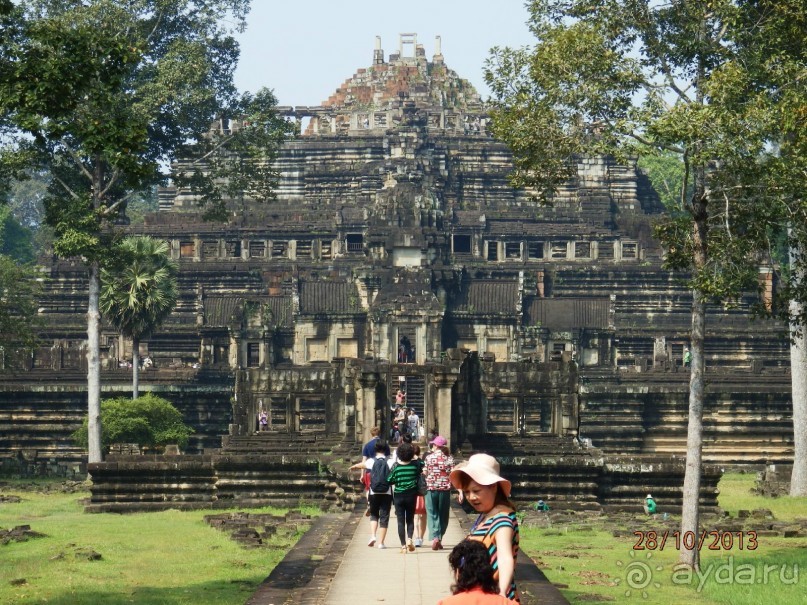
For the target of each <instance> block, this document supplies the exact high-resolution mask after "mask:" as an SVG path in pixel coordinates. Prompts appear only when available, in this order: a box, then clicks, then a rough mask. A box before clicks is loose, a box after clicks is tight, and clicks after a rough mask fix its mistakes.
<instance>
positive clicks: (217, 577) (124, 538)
mask: <svg viewBox="0 0 807 605" xmlns="http://www.w3.org/2000/svg"><path fill="white" fill-rule="evenodd" d="M0 493H2V494H4V495H9V494H13V495H17V496H20V497H21V498H22V499H23V501H22V502H20V503H0V528H4V529H10V528H11V527H13V526H16V525H23V524H28V525H30V526H31V529H32V530H34V531H37V532H41V533H44V534H46V535H47V537H44V538H36V539H31V540H29V541H27V542H22V543H17V542H11V543H9V544H6V545H0V603H3V604H4V605H6V604H14V603H52V604H64V605H67V604H70V605H84V604H86V605H98V604H101V603H103V604H105V605H118V604H123V603H138V604H152V603H153V604H158V603H159V604H165V605H174V604H177V605H178V604H181V603H188V604H193V605H207V604H209V605H214V604H216V605H218V604H228V603H232V604H236V603H238V604H239V605H240V604H241V603H243V602H244V601H245V600H246V599H247V598H248V597H249V595H250V594H251V593H252V592H254V590H255V589H256V587H257V586H258V584H260V582H262V581H263V580H264V579H265V578H266V576H267V575H268V574H269V572H270V571H271V570H272V569H273V568H274V566H275V565H276V564H277V563H278V562H279V561H280V560H281V559H282V558H283V557H284V556H285V554H286V552H287V551H288V549H289V548H290V547H291V546H292V545H293V544H294V543H296V541H297V540H298V539H299V535H300V534H296V535H291V536H285V537H283V536H279V537H277V538H276V539H275V540H276V542H275V543H273V544H272V545H271V547H269V548H258V549H245V548H243V547H241V546H239V545H238V544H237V543H236V542H234V541H233V540H231V539H230V538H229V536H228V534H227V533H225V532H221V531H218V530H216V529H213V528H212V527H210V526H208V525H207V523H205V522H204V520H203V517H204V515H206V514H210V513H211V511H192V512H180V511H176V510H169V511H165V512H158V513H142V514H131V515H117V514H85V513H84V512H83V510H82V507H81V505H80V504H79V502H78V500H79V499H80V498H84V497H87V496H89V493H84V494H47V495H46V494H42V493H35V492H29V491H19V490H15V489H14V488H13V486H12V487H5V488H0ZM215 512H217V513H218V512H225V511H215ZM251 512H271V513H274V514H284V513H285V511H284V510H277V509H260V510H258V509H255V510H253V511H251ZM304 512H306V513H309V514H316V513H317V511H316V509H314V508H311V509H306V510H304ZM90 550H93V551H96V552H98V553H100V554H101V556H102V559H101V560H98V561H90V560H88V559H87V558H86V556H85V557H82V556H81V553H82V552H86V551H90ZM15 580H19V581H21V580H25V583H24V584H21V585H18V586H14V585H13V584H12V583H13V582H14V581H15Z"/></svg>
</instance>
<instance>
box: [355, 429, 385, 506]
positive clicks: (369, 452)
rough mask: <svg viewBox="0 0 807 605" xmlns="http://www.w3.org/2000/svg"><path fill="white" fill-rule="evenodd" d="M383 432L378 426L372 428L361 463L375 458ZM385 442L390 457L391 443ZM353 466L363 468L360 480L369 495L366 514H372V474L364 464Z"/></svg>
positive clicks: (364, 447) (362, 452) (362, 453)
mask: <svg viewBox="0 0 807 605" xmlns="http://www.w3.org/2000/svg"><path fill="white" fill-rule="evenodd" d="M380 434H381V429H380V428H378V427H377V426H374V427H373V428H371V429H370V441H368V442H367V443H365V444H364V446H363V447H362V448H361V463H362V464H364V463H365V462H367V461H368V460H374V459H375V446H376V444H377V443H379V441H380V439H379V435H380ZM381 443H383V444H384V455H385V456H387V457H388V458H389V456H390V453H391V452H390V449H389V444H388V443H386V442H384V441H381ZM351 468H361V477H359V480H360V481H361V483H362V485H364V493H365V495H366V496H367V512H366V513H365V514H366V515H369V514H370V474H369V473H368V472H367V469H366V468H364V467H363V466H359V465H357V464H355V465H353V466H352V467H351Z"/></svg>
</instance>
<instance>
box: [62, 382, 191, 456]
mask: <svg viewBox="0 0 807 605" xmlns="http://www.w3.org/2000/svg"><path fill="white" fill-rule="evenodd" d="M101 426H102V427H103V428H102V433H101V443H102V444H103V445H104V446H109V445H110V444H112V443H137V444H138V445H140V446H141V447H142V446H148V447H154V446H161V445H167V444H169V443H176V444H178V445H179V447H180V448H184V447H185V446H186V445H188V439H189V438H190V436H191V435H192V434H193V429H191V428H190V427H188V426H186V425H185V424H184V423H183V422H182V414H180V413H179V410H177V409H176V408H175V407H174V406H173V405H171V403H170V402H169V401H168V400H166V399H163V398H162V397H158V396H156V395H153V394H151V393H148V394H146V395H143V396H142V397H138V398H137V399H129V398H126V397H119V398H116V399H107V400H105V401H103V402H101ZM73 438H74V439H75V441H76V443H77V444H78V445H81V446H83V447H87V440H88V436H87V420H86V419H85V420H84V424H83V425H82V427H81V428H80V429H78V430H77V431H76V432H75V433H74V434H73Z"/></svg>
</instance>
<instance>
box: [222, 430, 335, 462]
mask: <svg viewBox="0 0 807 605" xmlns="http://www.w3.org/2000/svg"><path fill="white" fill-rule="evenodd" d="M344 439H345V437H344V435H340V434H335V435H332V434H328V433H325V432H316V433H281V432H272V431H264V432H260V433H253V434H251V435H225V436H224V437H222V440H221V444H222V446H221V449H220V450H207V451H206V453H219V454H223V455H224V454H226V455H249V454H262V455H273V454H301V453H304V452H305V453H308V454H311V455H319V456H325V455H328V454H331V453H332V452H333V450H334V449H335V448H339V446H341V445H342V444H343V442H344Z"/></svg>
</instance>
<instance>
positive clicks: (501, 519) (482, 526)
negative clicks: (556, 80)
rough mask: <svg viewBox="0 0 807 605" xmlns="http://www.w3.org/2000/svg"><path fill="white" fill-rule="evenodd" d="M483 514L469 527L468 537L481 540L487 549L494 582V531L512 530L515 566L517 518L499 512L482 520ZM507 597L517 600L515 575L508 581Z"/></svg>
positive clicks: (496, 563)
mask: <svg viewBox="0 0 807 605" xmlns="http://www.w3.org/2000/svg"><path fill="white" fill-rule="evenodd" d="M483 516H484V515H479V518H478V519H477V520H476V523H474V526H473V527H472V528H471V533H470V534H468V538H470V539H471V540H477V541H479V542H482V544H484V545H485V547H486V548H487V549H488V555H489V556H490V564H491V566H492V567H493V578H494V579H495V580H496V582H498V581H499V555H498V552H497V548H496V538H495V534H496V531H498V530H499V529H501V528H503V527H509V528H510V529H512V530H513V564H514V568H515V561H516V557H517V556H518V519H517V518H516V513H515V512H512V513H499V514H497V515H493V516H492V517H491V518H490V519H488V520H487V521H482V518H483ZM507 598H508V599H513V600H515V601H519V598H518V591H517V590H516V580H515V577H514V578H513V579H512V580H511V582H510V589H509V590H508V591H507Z"/></svg>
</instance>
